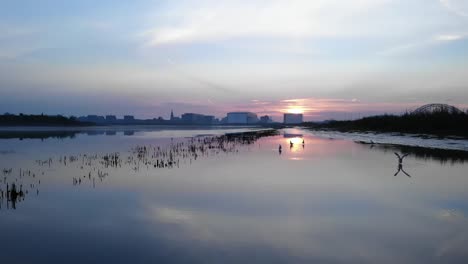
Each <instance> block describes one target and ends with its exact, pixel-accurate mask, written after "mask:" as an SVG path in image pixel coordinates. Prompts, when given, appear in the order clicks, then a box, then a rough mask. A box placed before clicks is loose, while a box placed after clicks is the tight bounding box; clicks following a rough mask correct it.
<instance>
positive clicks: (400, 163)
mask: <svg viewBox="0 0 468 264" xmlns="http://www.w3.org/2000/svg"><path fill="white" fill-rule="evenodd" d="M394 153H395V155H396V156H397V158H398V170H397V172H396V173H395V175H393V176H397V175H398V174H399V173H400V172H403V173H404V174H405V175H406V176H408V177H409V178H411V175H409V174H408V173H407V172H406V171H405V170H404V169H403V159H404V158H405V157H407V156H408V155H409V154H408V153H407V154H403V155H400V154H398V153H396V152H394Z"/></svg>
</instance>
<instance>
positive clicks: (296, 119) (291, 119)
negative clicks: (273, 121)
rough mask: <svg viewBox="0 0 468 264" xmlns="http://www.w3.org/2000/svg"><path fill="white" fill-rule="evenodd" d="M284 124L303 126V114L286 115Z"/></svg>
mask: <svg viewBox="0 0 468 264" xmlns="http://www.w3.org/2000/svg"><path fill="white" fill-rule="evenodd" d="M283 122H284V124H301V123H302V122H303V115H302V114H291V113H287V114H284V121H283Z"/></svg>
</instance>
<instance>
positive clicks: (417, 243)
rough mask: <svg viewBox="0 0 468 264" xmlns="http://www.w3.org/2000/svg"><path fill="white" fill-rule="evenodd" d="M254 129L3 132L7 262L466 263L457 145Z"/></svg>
mask: <svg viewBox="0 0 468 264" xmlns="http://www.w3.org/2000/svg"><path fill="white" fill-rule="evenodd" d="M248 130H250V129H245V128H244V129H235V130H231V129H212V130H193V129H183V130H174V129H161V130H152V129H149V128H147V129H140V130H137V131H133V130H129V129H126V130H119V129H117V130H109V129H100V130H98V131H93V130H85V131H75V130H72V129H71V130H67V131H42V132H40V133H37V132H34V131H23V132H21V133H19V132H16V133H11V132H1V133H0V169H1V170H2V172H1V175H0V189H1V191H2V192H3V196H2V197H3V198H0V199H1V200H0V204H1V209H0V253H1V256H0V258H1V263H468V250H467V249H468V248H467V247H468V246H467V245H468V218H467V215H468V191H467V189H468V163H466V162H467V161H468V156H467V155H466V153H465V152H456V151H440V150H437V151H436V150H427V149H421V148H408V147H407V148H399V147H394V146H382V145H369V144H358V143H355V142H353V141H350V140H344V139H333V140H332V139H328V138H323V137H317V136H314V135H312V134H308V132H306V131H302V130H298V129H293V130H286V131H280V134H278V135H274V136H266V137H261V138H257V136H249V137H242V136H228V137H226V136H222V135H223V134H224V133H226V132H231V133H232V132H240V131H248ZM263 133H265V132H263ZM265 134H266V133H265ZM302 140H304V142H305V144H304V145H303V144H302ZM290 141H292V142H293V143H294V144H293V146H292V147H290ZM279 145H282V152H281V153H279V151H278V146H279ZM394 152H397V153H398V154H400V153H408V154H409V156H407V157H405V158H404V159H403V163H402V165H401V166H399V163H398V159H397V157H396V155H395V154H394ZM399 167H400V168H399ZM10 169H11V171H10ZM398 169H401V170H400V171H398ZM396 173H397V174H396ZM395 174H396V176H394V175H395ZM7 184H8V188H9V190H10V194H11V190H12V186H13V184H14V185H15V187H14V188H15V191H14V193H15V195H13V196H14V197H11V196H12V195H9V196H8V197H7V195H6V188H7Z"/></svg>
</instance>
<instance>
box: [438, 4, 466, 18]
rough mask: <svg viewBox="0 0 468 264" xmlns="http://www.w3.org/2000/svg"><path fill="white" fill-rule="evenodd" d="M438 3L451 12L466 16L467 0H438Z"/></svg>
mask: <svg viewBox="0 0 468 264" xmlns="http://www.w3.org/2000/svg"><path fill="white" fill-rule="evenodd" d="M439 1H440V3H441V4H442V5H443V6H444V7H445V8H447V9H448V10H449V11H450V12H453V13H455V14H457V15H459V16H462V17H468V2H467V1H465V0H439Z"/></svg>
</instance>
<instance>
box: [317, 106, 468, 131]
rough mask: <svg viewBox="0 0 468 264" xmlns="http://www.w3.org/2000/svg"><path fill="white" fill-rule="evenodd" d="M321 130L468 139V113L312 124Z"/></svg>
mask: <svg viewBox="0 0 468 264" xmlns="http://www.w3.org/2000/svg"><path fill="white" fill-rule="evenodd" d="M308 125H309V126H311V127H314V128H318V129H333V130H339V131H376V132H401V133H420V134H434V135H454V136H464V137H468V111H467V112H458V113H454V112H449V111H435V112H431V113H409V112H406V113H404V114H402V115H391V114H384V115H378V116H370V117H364V118H361V119H358V120H346V121H336V120H333V121H330V122H327V123H323V124H317V123H310V124H308Z"/></svg>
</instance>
